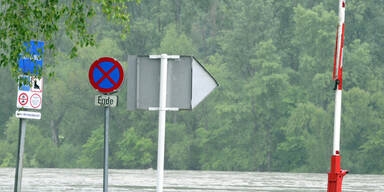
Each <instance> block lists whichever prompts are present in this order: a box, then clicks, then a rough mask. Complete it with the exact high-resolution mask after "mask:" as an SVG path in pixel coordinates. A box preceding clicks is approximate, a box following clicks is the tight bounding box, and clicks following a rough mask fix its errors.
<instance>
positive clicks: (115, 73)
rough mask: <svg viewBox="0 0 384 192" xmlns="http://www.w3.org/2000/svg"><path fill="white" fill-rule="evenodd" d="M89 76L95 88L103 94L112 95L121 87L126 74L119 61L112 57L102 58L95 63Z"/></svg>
mask: <svg viewBox="0 0 384 192" xmlns="http://www.w3.org/2000/svg"><path fill="white" fill-rule="evenodd" d="M88 76H89V82H90V83H91V85H92V86H93V88H95V89H97V90H98V91H100V92H102V93H111V92H114V91H116V90H117V89H118V88H119V87H120V85H121V83H122V82H123V79H124V72H123V68H122V67H121V65H120V63H119V62H118V61H116V60H115V59H112V58H110V57H102V58H100V59H98V60H96V61H95V62H93V64H92V65H91V67H90V69H89V74H88Z"/></svg>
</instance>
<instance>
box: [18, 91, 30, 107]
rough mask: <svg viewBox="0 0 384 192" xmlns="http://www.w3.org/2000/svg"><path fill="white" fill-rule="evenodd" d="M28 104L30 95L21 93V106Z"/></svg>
mask: <svg viewBox="0 0 384 192" xmlns="http://www.w3.org/2000/svg"><path fill="white" fill-rule="evenodd" d="M27 103H28V95H27V94H26V93H21V94H20V95H19V104H20V105H23V106H24V105H26V104H27Z"/></svg>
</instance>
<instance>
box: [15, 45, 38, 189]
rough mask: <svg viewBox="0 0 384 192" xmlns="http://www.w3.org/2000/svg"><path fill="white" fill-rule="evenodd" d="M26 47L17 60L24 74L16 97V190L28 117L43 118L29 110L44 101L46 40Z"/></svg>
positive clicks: (19, 82) (20, 79) (19, 177)
mask: <svg viewBox="0 0 384 192" xmlns="http://www.w3.org/2000/svg"><path fill="white" fill-rule="evenodd" d="M24 48H25V51H26V52H24V53H22V54H21V55H20V58H19V59H18V61H17V63H18V65H19V71H20V72H21V73H22V74H23V75H20V76H19V79H18V91H17V99H16V107H17V109H18V110H17V111H16V113H15V115H16V117H17V118H19V119H20V123H19V142H18V143H19V144H18V150H17V160H16V173H15V184H14V191H15V192H19V191H21V180H22V173H23V155H24V141H25V129H26V119H37V120H39V119H41V113H40V112H39V111H27V110H28V109H31V110H40V109H41V106H42V102H43V100H42V98H43V78H42V77H41V78H39V77H38V76H39V74H40V72H41V71H42V69H43V53H44V42H41V41H30V42H29V43H24Z"/></svg>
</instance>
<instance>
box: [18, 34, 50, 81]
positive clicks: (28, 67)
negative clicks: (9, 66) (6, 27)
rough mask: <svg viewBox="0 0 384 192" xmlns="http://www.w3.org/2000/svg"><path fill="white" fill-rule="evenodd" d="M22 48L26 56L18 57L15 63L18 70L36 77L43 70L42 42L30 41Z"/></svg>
mask: <svg viewBox="0 0 384 192" xmlns="http://www.w3.org/2000/svg"><path fill="white" fill-rule="evenodd" d="M24 46H25V48H26V50H25V51H26V52H27V53H28V54H22V55H20V58H19V60H18V61H17V62H18V64H19V69H20V70H21V71H22V72H23V73H31V74H34V75H37V74H38V73H39V72H40V71H41V69H42V68H43V53H44V42H42V41H30V42H29V43H24Z"/></svg>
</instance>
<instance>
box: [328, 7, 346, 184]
mask: <svg viewBox="0 0 384 192" xmlns="http://www.w3.org/2000/svg"><path fill="white" fill-rule="evenodd" d="M345 5H346V4H345V0H339V24H338V26H337V36H336V48H335V63H334V68H333V80H334V81H335V88H334V89H335V90H336V98H335V120H334V132H333V151H332V157H331V171H330V172H329V173H328V192H341V183H342V181H343V177H344V176H345V175H346V174H347V173H348V170H342V169H341V167H340V160H341V156H340V122H341V93H342V85H343V78H342V77H343V42H344V21H345Z"/></svg>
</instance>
